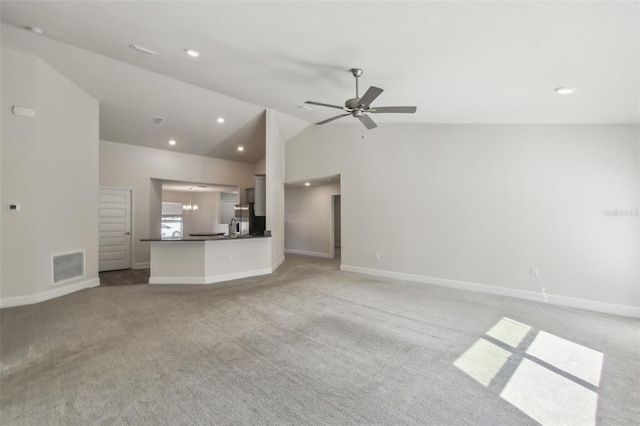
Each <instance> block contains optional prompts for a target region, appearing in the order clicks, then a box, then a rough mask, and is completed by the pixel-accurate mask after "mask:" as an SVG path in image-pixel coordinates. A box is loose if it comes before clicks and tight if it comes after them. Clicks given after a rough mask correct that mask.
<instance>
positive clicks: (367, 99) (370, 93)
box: [358, 86, 383, 108]
mask: <svg viewBox="0 0 640 426" xmlns="http://www.w3.org/2000/svg"><path fill="white" fill-rule="evenodd" d="M382 92H383V90H382V89H380V88H379V87H375V86H371V87H369V90H367V91H366V92H365V93H364V95H362V97H361V98H360V102H358V104H359V105H360V106H364V107H365V108H366V107H368V106H369V105H371V102H373V101H374V100H375V99H376V98H377V97H378V96H380V93H382Z"/></svg>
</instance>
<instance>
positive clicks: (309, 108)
mask: <svg viewBox="0 0 640 426" xmlns="http://www.w3.org/2000/svg"><path fill="white" fill-rule="evenodd" d="M298 108H300V109H304V110H307V111H313V108H311V107H308V106H306V105H298Z"/></svg>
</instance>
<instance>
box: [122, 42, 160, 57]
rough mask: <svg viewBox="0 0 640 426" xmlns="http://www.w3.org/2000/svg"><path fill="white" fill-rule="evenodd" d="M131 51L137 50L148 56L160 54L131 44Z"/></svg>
mask: <svg viewBox="0 0 640 426" xmlns="http://www.w3.org/2000/svg"><path fill="white" fill-rule="evenodd" d="M129 49H133V50H137V51H138V52H141V53H145V54H147V55H157V54H158V52H156V51H153V50H151V49H147V48H146V47H142V46H138V45H137V44H130V45H129Z"/></svg>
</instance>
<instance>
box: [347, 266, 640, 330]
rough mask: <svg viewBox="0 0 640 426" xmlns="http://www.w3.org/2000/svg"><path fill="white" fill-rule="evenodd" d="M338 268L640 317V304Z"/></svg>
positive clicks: (387, 272) (370, 270)
mask: <svg viewBox="0 0 640 426" xmlns="http://www.w3.org/2000/svg"><path fill="white" fill-rule="evenodd" d="M340 270H342V271H347V272H356V273H359V274H366V275H374V276H377V277H384V278H392V279H397V280H405V281H412V282H418V283H424V284H433V285H438V286H441V287H449V288H455V289H459V290H468V291H475V292H478V293H486V294H495V295H497V296H507V297H515V298H517V299H525V300H531V301H534V302H542V303H550V304H552V305H562V306H568V307H571V308H578V309H586V310H588V311H595V312H602V313H605V314H613V315H621V316H625V317H632V318H640V307H635V306H627V305H618V304H615V303H607V302H598V301H595V300H587V299H578V298H574V297H566V296H556V295H552V294H547V295H543V294H540V293H536V292H533V291H526V290H516V289H512V288H504V287H496V286H491V285H486V284H478V283H472V282H467V281H457V280H449V279H445V278H435V277H429V276H426V275H415V274H406V273H403V272H392V271H384V270H380V269H370V268H363V267H360V266H350V265H340ZM545 299H546V300H545Z"/></svg>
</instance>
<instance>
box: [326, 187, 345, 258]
mask: <svg viewBox="0 0 640 426" xmlns="http://www.w3.org/2000/svg"><path fill="white" fill-rule="evenodd" d="M341 194H342V192H336V193H333V194H329V196H330V197H331V212H330V218H329V255H330V256H331V259H335V258H336V237H335V235H336V230H335V227H336V224H335V220H334V217H335V214H336V205H335V201H336V195H341ZM340 222H341V223H342V197H340ZM340 240H342V235H340ZM340 250H341V251H342V244H340ZM341 263H342V262H341Z"/></svg>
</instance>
